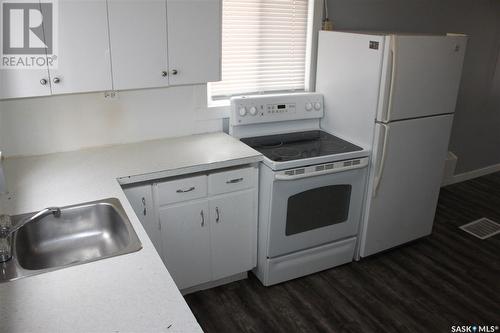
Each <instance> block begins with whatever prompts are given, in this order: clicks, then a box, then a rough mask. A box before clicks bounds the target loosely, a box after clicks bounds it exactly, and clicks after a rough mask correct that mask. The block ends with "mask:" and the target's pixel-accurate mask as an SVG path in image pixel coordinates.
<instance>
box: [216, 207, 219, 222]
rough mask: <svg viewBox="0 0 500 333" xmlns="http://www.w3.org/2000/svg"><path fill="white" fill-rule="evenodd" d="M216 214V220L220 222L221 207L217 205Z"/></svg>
mask: <svg viewBox="0 0 500 333" xmlns="http://www.w3.org/2000/svg"><path fill="white" fill-rule="evenodd" d="M215 214H216V215H217V216H216V217H215V222H217V223H219V221H220V214H219V207H215Z"/></svg>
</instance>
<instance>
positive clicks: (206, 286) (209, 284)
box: [181, 272, 248, 296]
mask: <svg viewBox="0 0 500 333" xmlns="http://www.w3.org/2000/svg"><path fill="white" fill-rule="evenodd" d="M246 278H248V272H243V273H238V274H235V275H231V276H228V277H225V278H222V279H219V280H216V281H210V282H207V283H203V284H200V285H197V286H194V287H190V288H186V289H181V294H182V295H183V296H184V295H187V294H191V293H194V292H197V291H200V290H205V289H210V288H215V287H218V286H222V285H223V284H228V283H231V282H235V281H239V280H244V279H246Z"/></svg>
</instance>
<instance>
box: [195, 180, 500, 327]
mask: <svg viewBox="0 0 500 333" xmlns="http://www.w3.org/2000/svg"><path fill="white" fill-rule="evenodd" d="M483 216H486V217H489V218H491V219H493V220H496V221H500V173H496V174H492V175H488V176H485V177H481V178H477V179H474V180H470V181H467V182H464V183H460V184H455V185H451V186H448V187H445V188H443V189H442V190H441V195H440V198H439V206H438V209H437V214H436V220H435V225H434V232H433V234H432V235H431V236H429V237H426V238H424V239H421V240H418V241H415V242H413V243H410V244H407V245H405V246H402V247H400V248H397V249H393V250H391V251H389V252H386V253H382V254H378V255H375V256H372V257H369V258H365V259H363V260H362V261H360V262H356V263H352V264H348V265H344V266H341V267H336V268H333V269H330V270H327V271H323V272H320V273H317V274H313V275H310V276H307V277H304V278H300V279H296V280H293V281H289V282H286V283H282V284H280V285H276V286H273V287H268V288H266V287H263V286H262V285H261V284H260V282H259V281H258V280H257V279H256V278H255V277H254V276H253V275H251V276H250V278H249V279H247V280H243V281H238V282H234V283H231V284H228V285H225V286H221V287H218V288H214V289H211V290H206V291H201V292H197V293H194V294H191V295H187V296H186V300H187V302H188V304H189V306H190V307H191V309H192V311H193V313H194V314H195V316H196V318H197V320H198V321H199V323H200V325H201V326H202V328H203V329H204V330H205V331H206V332H450V331H451V325H468V324H472V323H477V324H488V325H500V234H497V235H496V236H494V237H492V238H490V239H487V240H484V241H481V240H479V239H476V238H474V237H473V236H471V235H469V234H467V233H465V232H463V231H462V230H460V229H458V228H457V226H459V225H462V224H465V223H467V222H469V221H473V220H475V219H478V218H480V217H483Z"/></svg>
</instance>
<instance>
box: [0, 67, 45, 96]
mask: <svg viewBox="0 0 500 333" xmlns="http://www.w3.org/2000/svg"><path fill="white" fill-rule="evenodd" d="M42 80H45V81H42ZM47 95H50V82H49V73H48V70H47V69H46V68H45V69H0V99H7V98H21V97H34V96H47Z"/></svg>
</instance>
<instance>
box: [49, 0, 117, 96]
mask: <svg viewBox="0 0 500 333" xmlns="http://www.w3.org/2000/svg"><path fill="white" fill-rule="evenodd" d="M42 11H43V8H42ZM56 17H58V29H57V32H58V40H59V47H58V53H57V56H58V63H57V66H56V68H51V69H50V77H51V80H52V93H53V94H65V93H77V92H89V91H105V90H111V89H113V87H112V83H111V60H110V54H109V37H108V19H107V10H106V0H61V1H58V15H57V16H56Z"/></svg>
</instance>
